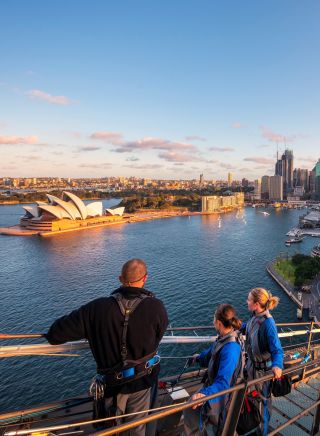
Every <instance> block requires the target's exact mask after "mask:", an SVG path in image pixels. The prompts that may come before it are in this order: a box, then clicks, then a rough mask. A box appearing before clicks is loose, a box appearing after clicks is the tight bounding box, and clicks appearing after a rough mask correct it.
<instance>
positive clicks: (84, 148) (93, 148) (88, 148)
mask: <svg viewBox="0 0 320 436" xmlns="http://www.w3.org/2000/svg"><path fill="white" fill-rule="evenodd" d="M100 149H101V147H98V146H96V145H84V146H82V147H78V149H77V151H79V152H81V151H97V150H100Z"/></svg>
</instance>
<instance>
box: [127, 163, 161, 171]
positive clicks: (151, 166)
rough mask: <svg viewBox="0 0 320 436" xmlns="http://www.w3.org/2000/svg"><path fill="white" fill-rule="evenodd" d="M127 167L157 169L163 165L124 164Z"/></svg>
mask: <svg viewBox="0 0 320 436" xmlns="http://www.w3.org/2000/svg"><path fill="white" fill-rule="evenodd" d="M123 166H124V167H126V168H133V169H135V170H155V169H158V168H162V165H158V164H141V165H134V164H131V165H123Z"/></svg>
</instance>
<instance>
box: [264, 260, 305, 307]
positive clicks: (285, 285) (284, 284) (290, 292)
mask: <svg viewBox="0 0 320 436" xmlns="http://www.w3.org/2000/svg"><path fill="white" fill-rule="evenodd" d="M276 261H277V260H276V259H275V260H272V261H271V262H269V263H268V264H267V266H266V270H267V272H268V274H269V275H270V276H271V277H272V278H273V280H274V281H275V282H277V284H278V285H279V286H280V288H282V290H283V291H284V292H285V293H286V294H287V296H288V297H289V298H290V299H291V300H292V301H293V302H294V303H295V304H296V305H297V306H298V309H301V310H302V309H303V302H301V301H300V300H299V298H298V292H297V291H295V290H294V288H293V286H292V285H290V283H289V282H288V281H287V280H285V279H284V278H283V277H282V276H281V275H280V274H278V273H277V272H276V271H275V268H274V264H275V262H276Z"/></svg>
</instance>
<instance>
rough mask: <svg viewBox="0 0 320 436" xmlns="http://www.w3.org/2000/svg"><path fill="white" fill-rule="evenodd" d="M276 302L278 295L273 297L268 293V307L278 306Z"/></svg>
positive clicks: (270, 308) (271, 308)
mask: <svg viewBox="0 0 320 436" xmlns="http://www.w3.org/2000/svg"><path fill="white" fill-rule="evenodd" d="M278 304H279V297H275V296H273V295H271V293H270V298H269V301H268V309H269V310H273V309H275V308H276V307H277V306H278Z"/></svg>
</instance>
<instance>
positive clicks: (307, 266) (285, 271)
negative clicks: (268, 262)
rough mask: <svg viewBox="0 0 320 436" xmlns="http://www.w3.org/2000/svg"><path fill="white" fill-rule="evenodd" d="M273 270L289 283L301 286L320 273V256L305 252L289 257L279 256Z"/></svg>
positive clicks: (307, 283)
mask: <svg viewBox="0 0 320 436" xmlns="http://www.w3.org/2000/svg"><path fill="white" fill-rule="evenodd" d="M275 270H276V271H277V273H278V274H280V275H282V276H283V277H284V279H285V280H287V281H288V282H289V283H290V284H291V285H293V286H296V287H299V288H301V287H302V286H305V285H310V284H311V283H312V281H313V280H314V278H315V277H316V276H317V275H319V274H320V258H318V257H311V256H307V255H305V254H300V253H298V254H295V255H294V256H292V257H291V258H288V259H286V258H279V259H277V261H276V263H275Z"/></svg>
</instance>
